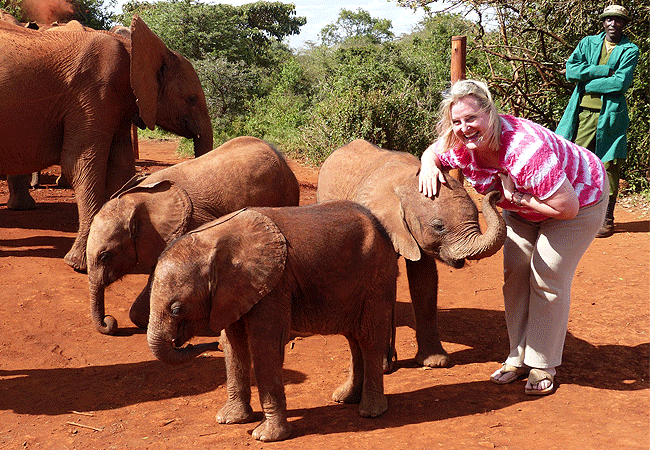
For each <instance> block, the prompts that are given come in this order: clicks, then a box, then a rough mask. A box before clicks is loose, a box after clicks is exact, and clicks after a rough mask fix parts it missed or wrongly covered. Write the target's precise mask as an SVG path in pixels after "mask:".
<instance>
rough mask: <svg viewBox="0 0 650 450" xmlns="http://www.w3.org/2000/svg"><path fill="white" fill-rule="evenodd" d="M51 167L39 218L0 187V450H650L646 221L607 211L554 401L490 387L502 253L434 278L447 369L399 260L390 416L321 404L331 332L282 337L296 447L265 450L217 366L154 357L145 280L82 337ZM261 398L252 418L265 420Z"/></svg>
mask: <svg viewBox="0 0 650 450" xmlns="http://www.w3.org/2000/svg"><path fill="white" fill-rule="evenodd" d="M175 148H176V144H175V143H174V142H165V141H142V142H141V147H140V157H141V159H140V160H138V170H139V171H146V172H151V171H154V170H158V169H160V168H162V167H165V166H168V165H170V164H173V163H175V162H178V161H179V159H178V158H177V157H176V154H175ZM292 167H293V168H294V170H295V171H296V174H297V176H298V178H299V180H300V181H301V189H302V202H303V203H305V204H307V203H313V202H314V201H315V188H316V182H317V173H318V171H317V169H314V168H310V167H306V166H302V165H300V164H297V163H295V162H292ZM56 169H57V168H56V167H53V168H50V169H48V170H46V171H44V172H45V173H44V176H43V177H42V182H43V183H44V184H45V188H43V189H38V190H35V191H33V194H34V197H35V198H36V200H37V202H38V209H36V210H34V211H27V212H16V211H9V210H7V208H6V200H7V195H8V194H7V187H6V183H5V181H4V179H3V180H2V181H1V183H0V273H1V274H2V278H1V279H0V300H1V301H0V329H1V331H2V339H1V340H0V448H8V449H21V448H27V449H29V448H47V449H50V448H51V449H125V448H129V449H133V448H136V449H143V448H156V449H179V448H193V449H204V448H282V449H300V450H303V449H315V448H337V449H338V448H351V449H366V448H368V449H369V448H384V447H391V448H397V449H407V448H408V449H423V448H428V449H429V448H441V449H472V448H500V449H528V448H543V449H603V448H612V447H614V448H622V449H645V450H647V449H648V448H649V447H650V438H649V430H650V428H649V424H650V420H649V416H650V396H649V392H650V391H649V390H648V366H649V359H648V355H649V347H650V344H649V343H650V309H649V307H648V306H649V303H650V302H649V299H650V296H649V294H650V287H649V286H650V283H649V279H648V278H649V272H648V262H649V257H648V256H649V253H650V252H649V250H650V233H649V220H648V219H649V215H648V212H647V210H644V209H643V208H639V207H637V206H634V205H627V206H621V207H619V208H618V209H617V211H616V221H617V223H616V233H615V234H614V235H613V236H612V237H610V238H607V239H597V240H596V241H595V242H594V243H593V244H592V246H591V247H590V248H589V250H588V252H587V254H586V255H585V256H584V257H583V259H582V262H581V263H580V266H579V268H578V271H577V274H576V277H575V281H574V284H573V298H572V310H571V318H570V323H569V333H568V335H567V340H566V346H565V352H564V364H563V365H562V366H561V368H560V369H559V373H558V376H557V378H556V380H557V382H558V383H559V387H558V389H557V392H556V393H555V394H554V395H551V396H548V397H540V398H531V397H529V396H526V395H524V381H518V382H515V383H513V384H511V385H507V386H496V385H494V384H492V383H490V382H489V381H488V376H489V374H490V373H491V372H492V371H494V370H495V369H496V368H497V367H499V363H500V362H501V361H502V360H503V359H504V357H505V356H506V351H507V336H506V328H505V322H504V317H503V305H502V297H501V291H500V289H501V264H502V255H501V253H498V254H497V255H495V256H493V257H490V258H488V259H485V260H482V261H477V262H472V263H469V264H468V265H467V266H466V267H465V268H463V269H460V270H456V269H451V268H449V267H447V266H443V265H442V264H440V265H439V272H440V279H441V280H440V327H441V333H442V340H443V344H444V346H445V348H446V349H447V350H448V351H449V352H450V354H451V357H452V359H453V366H451V367H448V368H443V369H422V368H420V367H417V366H416V365H415V364H414V361H413V357H414V355H415V350H416V349H415V335H414V330H413V327H414V324H413V317H412V312H411V305H410V301H409V295H408V290H407V287H406V279H405V276H404V272H405V271H404V269H403V265H402V275H400V279H399V286H398V302H399V303H398V314H399V318H398V325H399V328H398V330H397V350H398V356H399V359H400V361H399V365H398V370H396V371H395V372H394V373H391V374H389V375H387V376H386V377H385V390H386V393H387V395H388V401H389V409H388V411H387V412H386V413H385V414H384V415H382V416H381V417H379V418H376V419H364V418H361V417H359V415H358V413H357V407H356V406H355V405H340V404H336V403H334V402H333V401H332V400H331V393H332V392H333V391H334V389H335V388H336V387H337V386H338V385H339V384H340V383H342V382H343V381H344V379H345V377H346V373H347V372H346V371H347V368H348V357H349V356H348V355H349V351H348V348H347V344H346V343H345V340H344V339H343V338H342V337H340V336H309V337H302V338H296V339H294V340H293V341H292V342H291V343H290V344H289V345H288V346H287V351H286V361H285V365H284V376H285V384H286V395H287V403H288V409H289V415H290V422H291V423H292V425H293V435H292V437H291V438H290V439H289V440H287V441H284V442H282V443H271V444H262V443H259V442H257V441H254V440H253V439H252V438H251V436H250V433H251V431H252V429H253V428H254V427H255V425H256V424H257V422H255V423H251V424H244V425H219V424H217V423H216V421H215V419H214V416H215V414H216V412H217V410H218V409H219V408H220V407H221V405H222V404H223V403H224V401H225V399H226V389H225V371H224V363H223V355H222V354H221V353H219V352H214V353H210V354H207V355H204V356H203V357H200V358H197V359H196V360H194V361H192V362H190V363H188V364H185V365H181V366H167V365H164V364H162V363H160V362H158V361H157V360H156V359H155V358H154V357H153V356H152V354H151V352H150V351H149V349H148V347H147V342H146V334H145V333H144V332H143V331H141V330H139V329H137V328H135V327H134V326H133V325H132V324H131V323H130V321H129V318H128V309H129V306H130V304H131V302H132V301H133V299H134V298H135V296H136V295H137V294H138V292H139V291H140V289H141V288H142V287H143V286H144V284H145V281H146V275H144V274H132V275H128V276H126V277H125V278H124V279H123V280H122V281H120V282H118V283H116V284H114V285H113V286H112V287H111V288H110V289H109V290H108V292H107V294H106V308H107V312H108V313H110V314H112V315H114V316H115V317H116V318H117V320H118V323H119V325H120V329H121V332H120V334H119V335H118V336H103V335H100V334H98V333H97V332H96V331H95V330H94V328H93V327H92V325H91V321H90V314H89V306H88V286H87V276H86V275H84V274H80V273H76V272H74V271H73V270H72V269H71V268H69V267H68V266H67V265H66V264H65V262H64V261H63V259H62V258H63V256H64V254H65V253H66V252H67V250H68V249H69V248H70V246H71V245H72V242H73V239H74V236H75V232H76V226H77V225H76V222H77V213H76V207H75V204H74V196H73V194H72V192H71V191H70V190H68V189H60V188H56V187H55V185H54V176H55V175H56V173H57V172H56ZM256 395H257V392H256V391H255V388H254V392H253V398H254V400H253V408H254V410H255V411H256V414H257V416H258V418H259V417H261V409H260V406H259V401H258V399H257V398H256Z"/></svg>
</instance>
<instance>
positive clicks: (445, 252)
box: [358, 168, 505, 268]
mask: <svg viewBox="0 0 650 450" xmlns="http://www.w3.org/2000/svg"><path fill="white" fill-rule="evenodd" d="M404 175H405V176H406V178H405V179H403V180H401V183H400V184H396V185H394V186H393V187H392V188H391V189H389V190H388V192H386V191H384V192H382V191H383V189H381V188H379V186H380V185H374V186H375V188H374V189H362V190H360V192H359V197H358V200H359V202H361V203H362V204H363V205H365V206H366V207H367V208H368V209H370V210H371V211H372V212H373V214H375V215H376V216H377V218H378V219H379V221H380V222H382V224H384V226H385V227H386V229H387V231H388V233H389V235H390V237H391V240H392V241H393V246H394V247H395V249H396V251H397V252H398V253H399V254H401V255H402V256H404V257H405V258H406V259H408V260H411V261H418V260H419V259H420V258H421V252H423V253H426V254H427V255H430V256H433V257H435V258H436V259H438V260H440V261H442V262H444V263H446V264H448V265H450V266H451V267H454V268H461V267H463V265H464V261H465V259H481V258H485V257H488V256H491V255H493V254H494V253H496V252H497V251H498V250H499V249H500V248H501V246H502V245H503V242H504V240H505V223H504V222H503V218H502V217H501V215H500V214H499V212H498V211H497V209H496V206H495V204H496V202H497V201H498V200H499V196H500V194H499V193H498V192H495V193H491V194H489V195H487V196H485V197H484V199H483V203H482V210H483V215H484V217H485V221H486V224H487V230H486V231H485V232H484V233H482V232H481V229H480V226H479V215H478V209H477V208H476V205H475V204H474V202H473V201H472V199H471V197H470V196H469V194H468V193H467V191H466V190H465V189H464V188H463V186H462V185H461V184H460V182H458V181H457V180H456V179H455V178H453V177H451V176H449V175H448V174H445V179H446V180H447V183H446V185H443V186H442V188H441V191H440V193H439V195H438V197H437V198H435V199H431V198H428V197H426V196H425V195H423V194H421V193H420V192H419V187H418V183H417V171H416V170H415V168H414V169H413V170H411V173H404V172H402V176H404ZM377 176H378V177H380V179H384V180H385V179H386V177H387V176H389V175H388V174H387V173H384V172H383V171H378V172H377V173H375V174H373V175H372V176H371V177H370V179H369V180H368V181H369V183H372V179H373V178H375V177H377ZM368 188H370V184H369V185H368Z"/></svg>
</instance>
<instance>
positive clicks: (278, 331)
mask: <svg viewBox="0 0 650 450" xmlns="http://www.w3.org/2000/svg"><path fill="white" fill-rule="evenodd" d="M397 274H398V269H397V254H396V253H395V251H394V250H393V246H392V244H391V241H390V239H389V238H388V236H387V234H386V232H385V231H384V229H383V228H382V226H381V225H380V224H379V222H378V221H377V220H376V219H375V217H374V216H373V215H372V214H370V212H369V211H368V210H367V209H365V208H364V207H363V206H361V205H359V204H357V203H354V202H350V201H333V202H326V203H322V204H316V205H310V206H298V207H284V208H247V209H243V210H240V211H237V212H235V213H231V214H229V215H227V216H224V217H221V218H219V219H217V220H215V221H212V222H210V223H208V224H205V225H203V226H201V227H200V228H198V229H196V230H195V231H192V232H189V233H188V234H186V235H184V236H183V237H181V238H179V239H178V240H176V241H175V242H173V243H172V244H170V245H169V247H167V249H166V250H165V251H164V252H163V254H162V255H161V256H160V259H159V260H158V264H157V265H156V269H155V271H154V277H153V280H152V286H151V310H150V316H149V328H148V332H147V338H148V342H149V347H150V348H151V351H152V352H153V354H154V355H155V356H156V357H157V358H158V359H160V360H161V361H164V362H168V363H178V362H182V361H185V360H187V359H190V358H193V357H195V356H196V355H198V354H200V353H201V352H203V351H205V350H206V349H207V348H206V347H205V345H210V344H200V345H196V346H191V345H190V346H186V347H183V348H181V346H182V345H183V344H184V343H186V342H187V341H188V340H189V339H190V338H192V337H193V336H195V335H197V334H199V333H201V332H202V331H203V330H205V329H206V328H208V327H209V328H210V329H212V331H214V332H218V331H220V330H223V331H222V332H221V344H222V346H223V347H224V353H225V360H226V374H227V387H228V401H227V402H226V404H225V406H224V407H223V408H221V410H220V411H219V413H218V414H217V421H219V422H220V423H245V422H250V421H252V420H253V411H252V409H251V406H250V399H251V389H250V381H251V380H250V374H251V362H252V365H253V368H254V370H255V378H256V380H257V385H258V389H259V396H260V402H261V404H262V408H263V410H264V415H265V419H264V421H262V422H261V423H260V424H259V425H258V426H257V427H256V428H255V430H254V431H253V437H254V438H256V439H259V440H261V441H278V440H282V439H286V438H287V437H289V435H290V434H291V427H290V425H289V423H288V422H287V410H286V399H285V394H284V384H283V381H282V365H283V361H284V349H285V345H286V344H287V342H288V341H289V332H290V330H295V331H298V332H308V333H319V334H343V335H344V336H345V337H346V338H347V340H348V342H349V344H350V351H351V354H352V361H351V366H350V375H349V378H348V380H347V381H346V382H345V383H344V384H343V385H342V386H340V387H339V388H338V389H337V390H336V391H335V392H334V395H333V398H334V400H335V401H338V402H346V403H359V413H360V414H361V416H363V417H376V416H379V415H380V414H382V413H384V412H385V411H386V409H387V408H388V403H387V400H386V397H385V395H384V384H383V373H384V371H385V370H386V369H388V366H389V364H390V363H391V362H392V357H393V355H392V348H393V346H394V336H395V323H394V317H393V315H394V307H395V297H396V289H397V288H396V284H397ZM251 359H252V361H251Z"/></svg>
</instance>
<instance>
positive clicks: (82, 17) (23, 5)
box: [0, 0, 116, 30]
mask: <svg viewBox="0 0 650 450" xmlns="http://www.w3.org/2000/svg"><path fill="white" fill-rule="evenodd" d="M115 4H116V0H69V1H68V2H48V3H46V2H40V0H29V1H28V0H0V8H2V9H4V10H5V11H7V12H8V13H9V14H11V15H13V16H14V17H15V18H16V19H18V20H19V21H20V22H23V23H26V22H30V21H31V22H39V23H42V22H43V21H45V22H47V24H48V25H49V24H50V23H51V22H55V21H59V22H69V21H71V20H77V21H79V22H81V24H82V25H85V26H87V27H90V28H94V29H96V30H107V29H109V28H110V27H111V26H112V25H113V21H112V13H111V12H110V10H111V9H112V8H113V7H114V6H115Z"/></svg>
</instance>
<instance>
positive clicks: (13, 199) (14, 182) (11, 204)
mask: <svg viewBox="0 0 650 450" xmlns="http://www.w3.org/2000/svg"><path fill="white" fill-rule="evenodd" d="M31 177H32V175H31V174H23V175H8V176H7V187H8V188H9V200H7V208H9V209H13V210H15V211H24V210H27V209H34V208H36V202H35V201H34V199H33V198H32V196H31V195H30V193H29V186H30V181H31Z"/></svg>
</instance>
